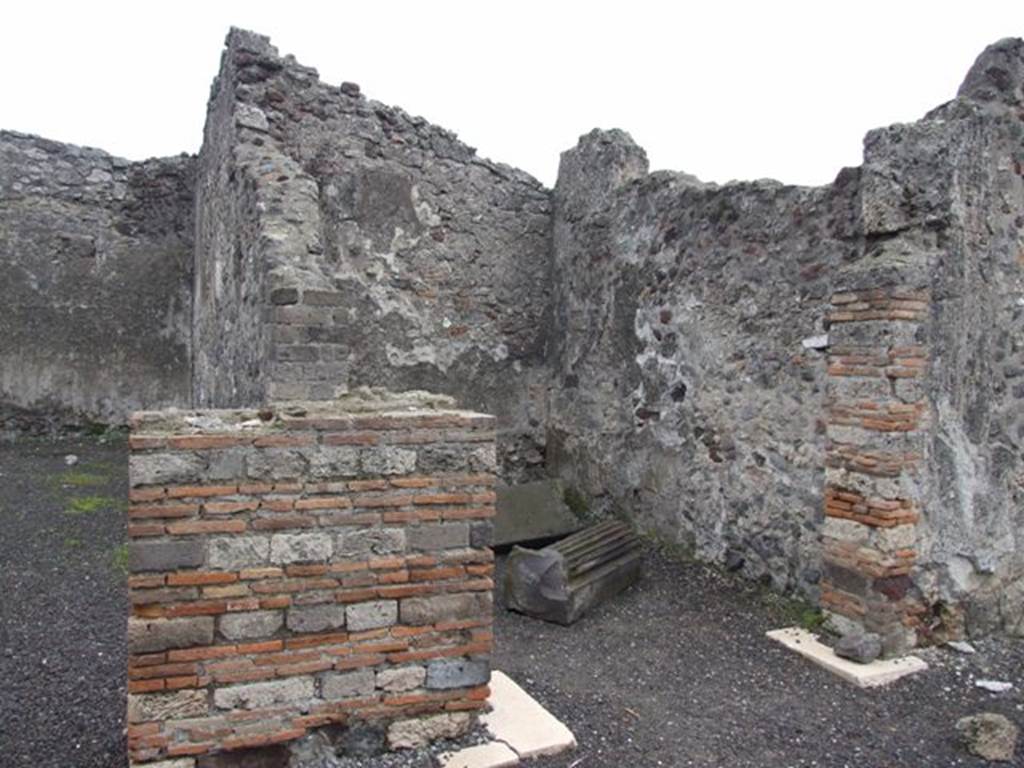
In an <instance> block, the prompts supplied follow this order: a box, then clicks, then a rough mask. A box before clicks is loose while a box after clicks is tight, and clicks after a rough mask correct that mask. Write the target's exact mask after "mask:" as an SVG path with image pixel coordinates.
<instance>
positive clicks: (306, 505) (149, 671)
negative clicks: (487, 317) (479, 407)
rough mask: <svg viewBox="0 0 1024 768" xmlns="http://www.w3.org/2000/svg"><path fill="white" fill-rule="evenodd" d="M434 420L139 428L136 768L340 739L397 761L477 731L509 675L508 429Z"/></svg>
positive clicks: (248, 414)
mask: <svg viewBox="0 0 1024 768" xmlns="http://www.w3.org/2000/svg"><path fill="white" fill-rule="evenodd" d="M431 404H432V403H430V402H426V401H424V400H422V398H420V399H419V400H416V399H414V400H411V401H408V402H406V401H405V400H402V401H396V400H394V399H389V400H387V401H385V402H382V403H378V404H376V405H375V406H373V407H371V408H367V406H366V404H365V403H360V402H357V403H354V404H353V403H348V402H342V403H339V402H332V403H326V404H323V403H321V404H309V405H308V406H301V407H300V406H297V405H294V404H293V405H290V406H272V407H269V408H263V409H261V410H258V411H257V410H252V411H244V410H232V411H196V412H189V411H184V412H183V411H165V412H145V413H139V414H135V415H134V416H133V418H132V433H131V436H130V438H129V441H130V446H131V456H130V469H131V473H130V482H131V491H130V498H131V506H130V507H129V510H128V518H129V525H128V535H129V536H130V537H131V539H130V540H131V544H130V549H129V567H130V570H131V576H130V578H129V592H130V597H131V603H132V609H131V618H130V619H129V621H128V646H129V647H128V652H129V658H128V663H129V669H128V678H129V682H128V723H129V725H128V748H129V752H130V755H131V760H132V764H133V765H137V764H143V763H148V762H150V761H154V760H163V759H166V758H172V759H175V758H177V759H181V760H182V761H183V762H182V763H181V764H182V765H189V766H191V765H194V762H193V759H194V758H196V757H199V758H200V759H199V765H200V766H203V767H204V768H213V767H214V766H220V765H232V766H237V765H241V764H246V765H249V764H253V765H255V764H257V762H259V759H260V755H259V752H258V751H257V752H247V751H244V750H259V749H262V748H266V747H268V746H270V745H275V744H284V743H285V742H292V741H295V740H297V739H300V738H301V737H302V736H304V735H305V734H306V733H307V732H308V731H309V730H310V729H315V728H318V727H320V726H324V725H328V724H330V725H335V726H342V729H341V731H340V732H341V733H342V734H343V733H345V732H346V731H345V729H349V730H354V729H362V731H361V732H362V733H363V737H364V738H363V740H364V741H366V742H367V743H370V741H372V738H370V737H372V736H373V735H374V734H376V735H377V736H379V737H380V740H381V743H382V745H383V744H385V743H386V744H389V745H390V746H391V748H399V747H411V746H419V745H421V741H422V740H423V739H426V738H430V737H431V736H432V735H433V736H437V735H440V734H446V735H449V736H451V735H456V734H457V733H459V732H461V731H462V730H464V729H465V728H466V727H468V725H469V722H470V714H471V713H472V712H474V711H476V710H478V709H481V708H482V707H483V706H484V704H485V700H486V698H487V683H488V681H489V679H490V663H489V654H490V650H491V630H490V627H491V603H492V601H491V593H492V589H493V582H492V580H491V574H492V568H493V565H492V560H493V555H492V554H491V551H490V549H489V548H488V545H489V543H490V530H491V522H490V518H491V517H492V516H493V514H494V499H495V495H494V490H493V485H494V482H495V475H494V468H495V466H496V465H495V445H494V438H495V432H494V419H493V418H492V417H490V416H484V415H481V414H476V413H471V412H466V411H457V410H452V409H451V408H450V407H444V406H445V404H444V403H441V404H440V405H441V407H435V408H431V407H427V406H429V405H431ZM433 405H437V404H436V403H433ZM424 717H427V718H428V719H427V720H423V718H424ZM367 729H368V730H367ZM331 735H332V736H338V735H339V729H337V728H335V729H333V730H332V731H331ZM368 739H369V740H368ZM337 746H338V747H339V750H340V751H341V752H344V750H343V748H342V745H341V744H338V745H337ZM240 751H242V752H241V753H240V754H239V752H240ZM225 752H231V753H235V756H234V757H232V758H231V759H230V760H228V762H226V763H221V762H218V761H217V759H216V758H215V756H216V755H218V754H220V753H225ZM209 756H214V757H209ZM276 759H277V762H275V763H274V764H275V765H276V764H281V765H283V764H285V763H286V762H287V755H285V757H284V758H283V759H282V758H281V757H280V755H278V756H277V758H276ZM174 764H175V765H176V766H177V765H178V763H177V762H175V763H174ZM259 764H261V765H262V764H263V763H262V762H260V763H259ZM161 765H163V763H161Z"/></svg>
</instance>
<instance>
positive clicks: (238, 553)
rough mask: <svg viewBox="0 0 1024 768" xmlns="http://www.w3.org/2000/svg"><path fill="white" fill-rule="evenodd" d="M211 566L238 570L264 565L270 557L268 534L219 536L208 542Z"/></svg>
mask: <svg viewBox="0 0 1024 768" xmlns="http://www.w3.org/2000/svg"><path fill="white" fill-rule="evenodd" d="M208 550H209V553H208V559H209V565H210V567H211V568H219V569H223V570H228V571H232V570H238V569H239V568H252V567H255V566H260V565H266V564H267V561H268V559H269V557H270V537H269V536H219V537H214V538H211V539H210V540H209V542H208Z"/></svg>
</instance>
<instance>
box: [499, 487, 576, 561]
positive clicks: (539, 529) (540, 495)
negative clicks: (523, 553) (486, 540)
mask: <svg viewBox="0 0 1024 768" xmlns="http://www.w3.org/2000/svg"><path fill="white" fill-rule="evenodd" d="M495 490H496V492H497V495H498V499H497V515H496V516H495V518H494V546H496V547H503V546H508V545H509V544H521V543H523V542H528V541H540V540H542V539H555V538H558V537H561V536H566V535H568V534H570V533H573V532H575V531H578V530H579V529H580V528H581V527H582V524H581V523H580V521H579V519H577V517H576V515H574V514H573V513H572V511H571V510H570V509H569V507H568V506H567V505H566V503H565V499H564V495H565V492H564V489H563V487H562V484H561V483H560V482H559V481H557V480H538V481H536V482H532V483H521V484H519V485H499V486H498V487H497V488H496V489H495Z"/></svg>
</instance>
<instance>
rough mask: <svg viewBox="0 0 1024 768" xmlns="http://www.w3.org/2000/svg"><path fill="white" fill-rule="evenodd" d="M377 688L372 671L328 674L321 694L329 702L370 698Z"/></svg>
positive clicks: (323, 681) (359, 670) (325, 676)
mask: <svg viewBox="0 0 1024 768" xmlns="http://www.w3.org/2000/svg"><path fill="white" fill-rule="evenodd" d="M375 688H376V680H375V677H374V673H373V670H372V669H357V670H355V671H353V672H337V673H331V674H327V675H324V677H323V680H322V682H321V693H322V694H323V697H324V698H325V699H327V700H328V701H337V700H339V699H350V698H353V697H355V696H368V695H369V694H371V693H373V692H374V690H375Z"/></svg>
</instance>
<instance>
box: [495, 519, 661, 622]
mask: <svg viewBox="0 0 1024 768" xmlns="http://www.w3.org/2000/svg"><path fill="white" fill-rule="evenodd" d="M642 567H643V550H642V547H641V543H640V539H639V538H638V537H637V536H636V534H634V533H633V532H632V531H631V530H630V529H629V527H628V526H627V525H625V524H624V523H620V522H615V521H607V522H604V523H599V524H598V525H595V526H592V527H590V528H587V529H585V530H583V531H580V532H579V533H576V534H573V535H572V536H569V537H567V538H565V539H562V540H561V541H560V542H558V543H557V544H553V545H551V546H550V547H545V548H544V549H540V550H532V549H526V548H524V547H514V548H513V550H512V553H511V554H510V555H509V558H508V564H507V566H506V570H505V597H506V601H507V603H508V607H509V608H510V609H511V610H514V611H519V612H520V613H525V614H526V615H528V616H533V617H535V618H538V619H544V620H545V621H553V622H556V623H558V624H566V625H568V624H572V623H573V622H574V621H576V620H577V619H579V618H580V616H582V615H583V614H584V613H585V612H586V611H587V610H589V609H590V608H592V607H593V606H595V605H597V604H598V603H600V602H602V601H604V600H607V599H608V598H610V597H612V596H613V595H616V594H618V593H619V592H621V591H622V590H624V589H626V588H627V587H628V586H630V585H631V584H633V583H634V582H636V581H637V579H639V578H640V574H641V572H642Z"/></svg>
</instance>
